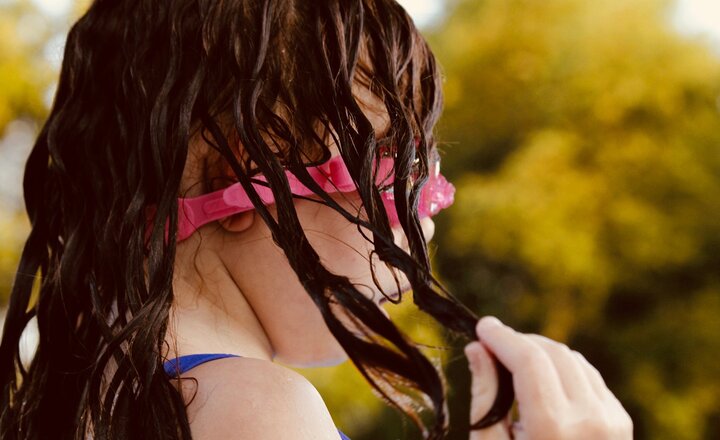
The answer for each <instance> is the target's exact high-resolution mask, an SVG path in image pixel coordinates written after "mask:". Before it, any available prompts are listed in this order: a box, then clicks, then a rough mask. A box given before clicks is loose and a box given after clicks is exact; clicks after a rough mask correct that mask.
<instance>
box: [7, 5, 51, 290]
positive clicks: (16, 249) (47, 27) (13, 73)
mask: <svg viewBox="0 0 720 440" xmlns="http://www.w3.org/2000/svg"><path fill="white" fill-rule="evenodd" d="M51 30H52V26H51V23H50V21H49V20H48V19H47V18H46V17H44V16H43V15H41V14H40V13H39V11H38V10H37V8H35V7H34V6H33V4H32V3H30V2H28V1H7V2H3V3H2V5H0V84H2V89H0V141H1V142H0V161H2V163H0V173H3V174H5V172H6V168H5V167H9V166H15V163H14V162H13V161H8V160H6V157H8V156H9V155H11V150H12V151H14V150H16V149H18V148H23V147H24V146H18V145H14V144H13V142H14V141H13V140H12V139H9V138H5V136H6V135H8V133H7V131H8V127H11V126H12V123H13V121H17V120H23V121H24V122H25V123H23V124H17V125H16V126H18V127H23V128H24V129H27V127H32V126H33V125H35V126H37V125H38V124H39V123H40V122H41V121H42V119H43V118H44V117H45V115H46V114H47V108H46V106H45V103H44V100H43V96H44V94H45V91H46V90H47V88H48V86H49V85H50V84H51V83H52V81H53V78H54V76H55V75H56V72H55V70H54V69H53V68H52V67H51V66H50V65H49V63H48V61H47V59H46V57H45V45H46V44H47V42H48V39H49V38H50V36H51ZM3 177H4V176H3ZM3 183H4V184H8V183H9V182H7V181H5V180H3ZM19 183H20V182H18V184H19ZM17 190H18V191H20V188H18V189H17ZM16 210H17V208H16V207H15V206H0V304H4V303H5V302H6V300H7V295H8V294H9V292H10V287H11V285H12V280H13V278H14V272H15V270H16V269H17V261H18V259H19V255H20V250H21V246H22V243H23V241H24V239H25V237H26V235H27V232H28V225H27V219H26V218H25V216H24V215H23V214H22V213H19V212H16Z"/></svg>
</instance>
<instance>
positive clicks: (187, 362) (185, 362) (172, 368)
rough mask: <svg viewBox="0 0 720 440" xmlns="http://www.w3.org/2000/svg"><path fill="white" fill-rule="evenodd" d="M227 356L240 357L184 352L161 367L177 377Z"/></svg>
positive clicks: (230, 355)
mask: <svg viewBox="0 0 720 440" xmlns="http://www.w3.org/2000/svg"><path fill="white" fill-rule="evenodd" d="M229 357H241V356H238V355H236V354H227V353H202V354H186V355H184V356H180V357H176V358H175V359H169V360H167V361H165V363H164V364H163V367H164V368H165V373H166V374H167V375H168V376H170V377H177V376H179V375H180V374H182V373H185V372H187V371H188V370H190V369H192V368H195V367H197V366H198V365H200V364H204V363H205V362H210V361H214V360H216V359H224V358H229ZM338 433H340V440H350V438H349V437H348V436H346V435H345V433H343V432H342V431H340V429H338Z"/></svg>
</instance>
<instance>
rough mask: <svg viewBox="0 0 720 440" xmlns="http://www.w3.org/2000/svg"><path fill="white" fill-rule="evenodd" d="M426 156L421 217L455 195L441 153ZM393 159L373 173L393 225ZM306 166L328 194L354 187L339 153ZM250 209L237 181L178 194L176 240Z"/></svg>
mask: <svg viewBox="0 0 720 440" xmlns="http://www.w3.org/2000/svg"><path fill="white" fill-rule="evenodd" d="M429 159H430V160H429V164H428V165H429V167H430V169H429V178H428V181H427V183H426V184H425V186H424V187H423V189H422V190H421V192H420V201H419V203H418V216H419V217H420V218H425V217H430V216H434V215H435V214H437V213H438V212H439V211H440V210H441V209H444V208H447V207H448V206H450V205H452V203H453V202H454V197H455V187H454V186H453V185H452V184H451V183H450V182H448V181H447V180H446V179H445V177H444V176H443V175H441V174H440V156H439V154H438V153H437V150H436V149H433V150H432V154H431V156H430V158H429ZM393 163H394V159H393V158H391V157H383V158H381V159H380V161H379V170H377V172H376V174H375V175H376V176H377V180H376V183H377V185H378V188H381V190H380V194H381V197H382V200H383V204H384V206H385V210H386V211H387V214H388V218H389V220H390V223H391V225H392V226H396V225H398V224H399V221H398V215H397V211H396V209H395V202H394V200H395V198H394V195H393V191H392V182H393V177H394V176H393ZM306 169H307V171H308V173H309V174H310V176H311V177H312V178H313V180H315V182H317V184H318V185H319V186H320V187H321V188H322V189H323V190H324V191H325V192H327V193H328V194H330V193H336V192H341V193H347V192H352V191H356V190H357V187H356V186H355V183H354V182H353V180H352V178H351V177H350V173H349V172H348V169H347V167H346V166H345V163H344V162H343V160H342V157H340V156H335V157H333V158H332V159H330V160H329V161H327V162H325V163H324V164H322V165H319V166H314V167H308V168H306ZM285 175H286V176H287V179H288V182H289V183H290V190H291V191H292V193H293V194H294V195H298V196H311V195H315V193H314V192H313V191H311V190H310V189H309V188H307V187H306V186H305V185H303V184H302V183H301V182H300V181H299V180H298V178H297V177H296V176H295V175H294V174H293V173H292V172H290V171H289V170H287V171H285ZM253 180H254V181H256V182H258V183H253V187H254V188H255V190H256V191H257V193H258V195H259V196H260V198H261V199H262V201H263V203H264V204H265V205H270V204H273V203H274V202H275V200H274V198H273V194H272V191H271V190H270V188H269V187H268V186H267V180H266V179H265V177H264V176H262V175H260V176H258V177H254V178H253ZM259 182H264V183H265V184H263V183H259ZM252 209H255V206H254V205H253V204H252V202H251V201H250V198H249V197H248V196H247V194H246V193H245V190H244V189H243V187H242V185H241V184H240V183H239V182H238V183H235V184H233V185H230V186H228V187H227V188H224V189H221V190H218V191H214V192H212V193H209V194H204V195H202V196H199V197H192V198H178V235H177V240H178V241H182V240H184V239H186V238H188V237H189V236H190V235H192V234H193V232H195V231H196V230H197V229H199V228H200V227H201V226H203V225H205V224H207V223H210V222H213V221H215V220H220V219H222V218H224V217H227V216H230V215H233V214H237V213H241V212H245V211H250V210H252Z"/></svg>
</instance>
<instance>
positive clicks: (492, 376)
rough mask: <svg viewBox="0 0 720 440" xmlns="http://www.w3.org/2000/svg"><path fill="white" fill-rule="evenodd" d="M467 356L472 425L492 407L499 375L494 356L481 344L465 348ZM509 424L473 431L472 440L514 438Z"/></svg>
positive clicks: (499, 424) (475, 343)
mask: <svg viewBox="0 0 720 440" xmlns="http://www.w3.org/2000/svg"><path fill="white" fill-rule="evenodd" d="M465 356H467V358H468V364H469V368H470V372H471V374H472V384H471V387H470V394H471V401H470V424H473V423H475V422H477V421H478V420H480V419H481V418H482V417H483V416H485V414H487V412H488V411H489V410H490V408H491V407H492V404H493V402H494V401H495V395H496V394H497V389H498V384H497V373H496V371H495V362H494V360H493V358H492V355H491V354H490V353H489V352H488V351H487V349H486V348H485V347H484V346H483V344H481V343H480V342H477V341H475V342H471V343H470V344H468V345H466V346H465ZM508 426H509V424H508V423H504V422H501V423H496V424H495V425H493V426H491V427H489V428H486V429H483V430H480V431H471V432H470V440H507V439H510V438H512V437H511V436H510V433H509V431H508Z"/></svg>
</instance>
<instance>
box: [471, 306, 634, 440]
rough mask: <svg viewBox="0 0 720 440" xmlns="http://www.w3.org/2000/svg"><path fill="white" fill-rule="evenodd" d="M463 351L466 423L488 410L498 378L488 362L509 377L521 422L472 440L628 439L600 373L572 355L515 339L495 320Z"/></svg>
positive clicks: (628, 426) (546, 342) (540, 339)
mask: <svg viewBox="0 0 720 440" xmlns="http://www.w3.org/2000/svg"><path fill="white" fill-rule="evenodd" d="M476 332H477V335H478V337H479V339H480V341H481V342H478V341H475V342H472V343H470V344H468V345H467V346H466V347H465V355H466V356H467V357H468V360H469V362H470V371H471V372H472V389H471V393H472V401H471V407H470V423H471V424H472V423H474V422H477V421H478V420H480V418H482V417H483V416H484V415H485V414H486V413H487V412H488V410H489V409H490V407H491V406H492V403H493V400H494V399H495V393H496V391H497V377H496V373H495V366H494V364H493V359H492V356H493V355H494V356H495V357H496V358H497V359H498V360H499V361H500V362H501V363H502V364H504V365H505V366H506V367H507V368H508V370H510V372H511V373H512V375H513V386H514V388H515V395H516V399H517V403H518V413H519V419H518V420H517V421H516V422H514V423H512V421H511V420H510V419H509V418H510V417H511V416H509V417H508V419H507V420H505V421H504V422H499V423H497V424H495V425H493V426H491V427H489V428H487V429H483V430H476V431H470V440H501V439H502V440H505V439H528V440H531V439H532V440H544V439H548V440H550V439H552V440H565V439H582V440H597V439H613V440H622V439H632V431H633V425H632V420H631V419H630V416H629V415H628V414H627V412H626V411H625V409H624V408H623V407H622V405H621V404H620V402H619V401H618V400H617V398H616V397H615V395H613V393H612V392H611V391H610V390H609V389H608V388H607V386H606V385H605V382H604V381H603V378H602V376H600V373H599V372H598V371H597V370H596V369H595V367H593V366H592V365H590V363H589V362H588V361H587V360H586V359H585V357H583V355H581V354H580V353H578V352H576V351H571V350H570V349H569V348H568V347H567V346H566V345H563V344H561V343H559V342H556V341H553V340H552V339H549V338H546V337H544V336H540V335H531V334H522V333H518V332H516V331H515V330H513V329H511V328H510V327H508V326H506V325H503V324H502V323H501V322H500V321H499V320H497V318H493V317H485V318H483V319H481V320H480V321H479V322H478V325H477V327H476Z"/></svg>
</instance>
